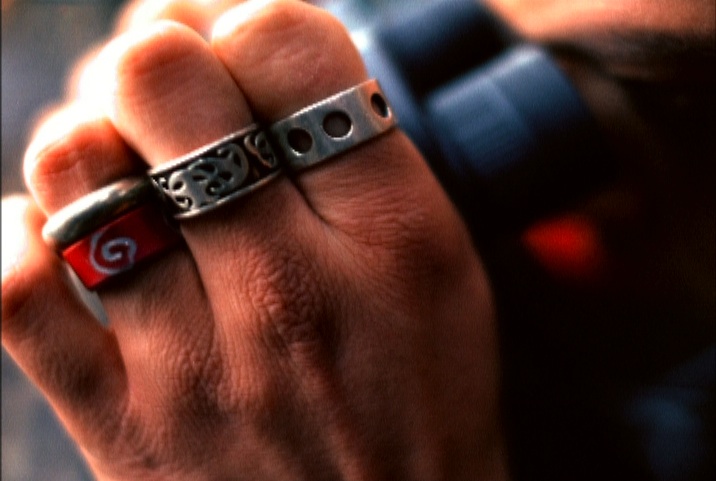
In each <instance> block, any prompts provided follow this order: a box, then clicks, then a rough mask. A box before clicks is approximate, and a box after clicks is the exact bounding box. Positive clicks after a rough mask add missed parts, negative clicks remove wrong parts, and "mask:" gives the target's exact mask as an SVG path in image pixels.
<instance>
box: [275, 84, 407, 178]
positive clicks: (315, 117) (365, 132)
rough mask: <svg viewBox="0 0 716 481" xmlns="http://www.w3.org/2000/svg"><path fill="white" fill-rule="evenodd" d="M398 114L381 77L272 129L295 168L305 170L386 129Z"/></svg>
mask: <svg viewBox="0 0 716 481" xmlns="http://www.w3.org/2000/svg"><path fill="white" fill-rule="evenodd" d="M395 124H396V121H395V116H394V115H393V111H392V109H391V107H390V106H389V104H388V101H387V100H386V98H385V96H384V95H383V92H382V91H381V89H380V85H379V84H378V81H377V80H375V79H372V80H368V81H366V82H363V83H362V84H359V85H357V86H355V87H353V88H350V89H348V90H345V91H343V92H340V93H338V94H336V95H333V96H331V97H328V98H326V99H324V100H321V101H320V102H317V103H315V104H313V105H310V106H308V107H306V108H305V109H302V110H300V111H298V112H296V113H295V114H293V115H291V116H289V117H287V118H285V119H283V120H280V121H278V122H276V123H275V124H273V125H271V126H270V127H269V129H268V131H269V134H270V135H271V138H272V141H273V142H274V143H275V145H276V146H277V148H280V150H281V153H282V155H283V158H284V160H285V161H286V162H287V165H288V167H289V168H290V169H292V170H301V169H305V168H307V167H310V166H312V165H315V164H317V163H319V162H323V161H324V160H326V159H329V158H331V157H334V156H335V155H337V154H340V153H342V152H345V151H346V150H348V149H351V148H353V147H355V146H357V145H359V144H362V143H363V142H366V141H368V140H371V139H373V138H374V137H376V136H378V135H380V134H382V133H384V132H386V131H387V130H389V129H391V128H392V127H393V126H395Z"/></svg>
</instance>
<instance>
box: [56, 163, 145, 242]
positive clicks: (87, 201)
mask: <svg viewBox="0 0 716 481" xmlns="http://www.w3.org/2000/svg"><path fill="white" fill-rule="evenodd" d="M152 197H154V198H156V191H155V188H154V186H153V185H152V182H151V181H150V180H149V178H147V177H129V178H126V179H122V180H120V181H118V182H115V183H113V184H110V185H108V186H106V187H103V188H101V189H99V190H96V191H94V192H91V193H90V194H87V195H85V196H84V197H81V198H79V199H77V200H76V201H74V202H72V203H71V204H68V205H67V206H65V207H64V208H62V209H60V210H59V211H57V212H55V213H54V214H53V215H52V216H50V218H49V219H47V222H46V223H45V225H44V226H43V228H42V238H43V239H44V241H45V243H46V244H47V245H49V246H50V247H52V248H53V249H56V250H61V249H64V248H65V247H68V246H70V245H72V244H74V243H75V242H76V241H78V240H80V239H82V238H83V237H85V236H87V235H89V234H91V233H92V232H94V231H96V230H97V229H99V228H101V227H103V226H104V225H106V224H107V223H109V222H111V221H112V220H114V219H115V218H117V217H119V216H120V215H122V214H124V213H126V212H128V211H130V210H132V209H134V208H135V207H138V206H139V205H141V204H144V203H145V202H147V201H148V200H149V199H151V198H152Z"/></svg>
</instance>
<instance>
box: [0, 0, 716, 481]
mask: <svg viewBox="0 0 716 481" xmlns="http://www.w3.org/2000/svg"><path fill="white" fill-rule="evenodd" d="M240 3H241V2H227V1H217V2H208V3H207V2H204V1H202V2H199V1H196V2H192V1H188V0H184V1H181V0H173V1H171V0H170V1H160V2H146V3H145V2H136V3H134V4H130V5H129V6H128V7H127V9H126V10H125V13H124V14H123V15H122V16H121V17H120V19H119V20H118V23H117V31H116V32H115V34H116V37H117V38H115V39H114V40H113V41H112V42H111V43H110V44H109V45H108V46H106V47H102V48H98V49H96V50H94V51H93V52H91V53H90V54H88V56H87V58H86V59H85V60H84V61H83V62H81V63H80V66H79V67H78V68H77V70H76V71H75V73H74V74H73V75H71V77H70V80H69V84H68V97H67V99H65V102H64V104H63V105H61V106H59V107H58V108H57V109H56V110H55V111H54V112H53V113H51V114H50V115H49V116H48V118H46V119H45V120H44V121H43V122H41V124H40V125H39V126H38V130H37V132H36V134H35V135H34V137H33V140H32V142H31V144H30V146H29V148H28V152H27V156H26V162H25V170H26V178H27V184H28V188H29V190H30V192H31V195H32V197H31V198H14V199H9V200H5V201H4V202H3V216H2V217H3V233H5V232H18V233H21V234H22V235H18V236H17V237H18V239H15V240H16V241H17V242H16V244H17V245H16V246H15V247H13V248H8V247H6V242H5V239H3V279H2V309H3V311H2V336H3V337H2V340H3V346H4V347H5V348H6V349H7V351H8V352H9V353H10V354H11V355H12V356H13V358H14V359H15V360H16V361H17V363H18V364H19V365H20V366H21V367H22V368H23V369H24V370H25V372H26V373H27V374H28V376H29V377H30V378H31V379H32V380H33V381H34V382H35V383H36V384H37V385H38V386H39V387H40V388H41V389H42V391H43V392H44V393H45V395H46V396H47V398H48V399H49V400H50V402H51V403H52V405H53V406H54V408H55V409H56V410H57V412H58V414H59V416H60V417H61V419H62V421H63V422H64V423H65V425H66V427H67V429H68V431H69V432H70V434H71V435H72V437H73V438H74V439H75V440H76V441H77V442H78V444H79V446H80V447H81V449H82V451H83V453H84V454H85V456H86V458H87V460H88V462H89V464H90V466H91V467H92V469H93V470H94V472H95V473H96V475H97V477H98V479H103V480H114V479H116V480H119V479H172V480H175V479H178V480H181V479H187V480H189V479H191V480H203V479H206V480H226V479H336V478H345V479H426V480H437V479H451V480H452V479H483V478H484V479H502V478H506V477H507V468H506V465H507V462H506V461H507V460H506V454H505V448H504V442H503V437H504V436H503V430H502V427H501V422H500V416H501V413H500V409H499V405H500V403H499V401H500V385H501V384H500V383H501V379H500V373H501V369H500V367H501V366H500V362H499V361H498V349H497V340H496V334H495V323H496V321H495V317H496V315H495V301H494V299H493V297H494V296H493V292H492V288H491V285H490V283H489V282H488V278H487V275H486V274H485V271H484V269H483V266H482V263H481V260H480V258H479V256H478V255H477V253H476V252H475V250H474V249H473V246H472V244H471V242H470V239H469V236H468V234H467V231H466V228H465V226H464V225H463V223H462V221H461V220H460V218H459V217H458V215H457V214H456V212H455V210H454V209H453V207H452V205H451V204H450V203H449V202H448V200H447V197H446V195H445V193H444V192H443V191H442V190H441V189H440V187H439V186H438V185H437V183H436V181H435V179H434V178H433V176H432V175H431V174H430V172H429V171H428V169H427V167H426V166H425V163H424V161H423V159H422V158H421V157H420V156H419V155H418V153H417V152H416V151H415V149H414V147H413V146H412V145H411V144H410V143H409V141H408V140H407V139H406V138H405V136H404V135H403V134H402V133H401V132H399V131H393V132H391V133H390V134H388V135H385V136H383V137H381V138H379V139H376V140H374V141H371V142H370V143H368V144H366V145H364V146H361V147H360V148H358V149H356V150H354V151H352V152H349V153H347V154H345V155H343V156H341V157H340V158H337V159H335V160H334V161H332V162H328V163H325V164H323V165H321V166H319V167H316V168H315V169H311V170H309V171H306V172H303V173H301V174H300V175H297V176H292V177H282V178H281V179H279V180H277V181H275V182H273V183H272V184H270V185H268V186H266V187H265V188H263V189H261V190H259V191H257V192H255V193H254V194H252V195H251V196H249V197H246V198H243V199H241V200H240V201H237V202H235V203H232V204H231V205H230V206H227V207H226V208H225V209H221V210H220V211H217V212H215V213H212V214H208V215H206V216H203V217H201V218H199V219H196V220H194V221H187V222H185V223H183V225H182V232H183V235H184V237H185V240H186V244H185V245H184V246H182V247H180V248H177V249H175V250H173V251H172V252H170V253H167V254H165V255H163V256H162V257H161V258H160V259H157V260H156V261H155V262H152V263H151V264H149V265H147V266H145V267H143V268H141V269H137V270H135V271H134V272H132V273H130V274H129V275H127V276H125V277H123V278H121V279H118V280H117V282H115V283H112V284H110V285H107V286H106V287H105V288H103V289H102V290H101V291H100V293H99V294H100V297H101V299H102V302H103V304H104V306H105V310H106V312H107V315H108V318H109V320H110V324H109V327H107V328H104V327H101V326H100V325H99V324H98V323H97V322H96V320H95V319H94V318H93V316H92V315H91V313H90V312H89V311H88V310H87V308H86V307H85V306H84V305H83V304H82V302H80V301H79V300H78V299H77V297H76V296H75V295H74V291H73V289H72V287H71V286H70V284H69V282H68V278H67V275H66V272H65V271H64V268H63V266H62V265H61V263H60V262H59V260H58V258H57V257H56V256H55V255H54V254H53V253H52V252H50V251H49V250H48V249H47V247H45V245H44V244H43V243H42V241H41V240H40V238H39V231H40V229H41V226H42V224H43V222H44V220H45V217H46V216H47V215H49V214H51V213H53V212H54V211H56V210H57V209H59V208H61V207H62V206H64V205H66V204H67V203H68V202H70V201H72V200H74V199H76V198H78V197H80V196H82V195H84V194H86V193H88V192H90V191H92V190H94V189H97V188H99V187H101V186H103V185H106V184H107V183H109V182H111V181H113V180H116V179H119V178H122V177H123V176H126V175H128V174H130V173H136V172H142V171H143V170H145V169H146V168H147V167H148V166H155V165H159V164H161V163H162V162H166V161H168V160H171V159H172V158H175V157H177V156H179V155H182V154H184V153H186V152H188V151H191V150H192V149H194V148H196V147H199V146H201V145H204V144H206V143H208V142H211V141H213V140H215V139H217V138H219V137H222V136H224V135H225V134H227V133H230V132H233V131H236V130H238V129H240V128H241V127H243V126H245V125H247V124H249V123H250V122H251V121H252V120H258V121H265V122H270V121H274V120H277V119H280V118H282V117H284V116H285V115H288V114H290V113H292V112H294V111H295V110H298V109H300V108H301V107H304V106H306V105H310V104H311V103H312V102H315V101H317V100H319V99H322V98H324V97H326V96H328V95H330V94H332V93H335V92H338V91H340V90H342V89H345V88H347V87H350V86H352V85H354V84H356V83H359V82H360V81H362V80H363V79H365V76H366V74H365V72H364V70H363V67H362V65H361V63H360V59H359V57H358V54H357V53H356V52H355V51H354V49H353V46H352V44H351V43H350V40H349V38H348V37H347V34H346V32H345V30H344V29H343V27H342V26H340V25H339V24H338V23H337V22H336V21H335V20H333V19H331V18H330V17H329V16H328V15H327V14H325V13H323V12H321V11H319V10H317V9H315V8H312V7H310V6H308V5H306V4H303V3H300V2H295V1H286V0H281V1H274V2H265V1H260V2H255V1H251V2H247V3H245V4H241V5H239V4H240ZM489 4H490V6H491V7H493V8H494V9H495V11H497V12H499V13H500V14H501V15H502V16H503V17H504V18H506V19H507V20H508V21H510V22H511V24H512V25H513V26H514V27H515V29H516V31H517V32H518V33H519V34H521V35H522V36H524V37H525V38H527V39H529V40H532V41H536V42H539V43H542V44H544V45H547V46H550V47H552V48H553V51H554V52H555V53H556V54H557V56H558V58H559V60H560V62H561V65H562V66H563V67H564V68H565V70H566V71H567V72H568V73H569V74H570V76H571V78H572V80H573V81H574V82H575V84H576V85H577V87H578V88H579V89H580V91H581V92H582V94H583V95H584V99H585V100H586V102H587V103H588V105H589V106H590V108H591V109H592V111H593V113H594V114H595V117H596V119H597V121H598V122H599V124H600V125H601V127H602V128H603V129H604V132H605V134H606V139H607V141H608V142H609V143H610V145H611V146H612V147H613V149H614V152H615V154H616V156H617V158H618V161H619V163H620V164H619V166H620V169H619V173H618V179H617V180H616V182H614V184H612V185H611V186H610V187H609V188H608V189H605V190H604V191H602V192H600V193H598V194H597V195H595V196H593V197H591V198H590V199H588V200H586V201H585V203H584V204H582V205H579V206H578V207H577V208H576V212H574V213H572V215H573V217H568V219H572V220H574V219H576V220H577V221H578V222H576V225H577V226H583V227H584V228H583V229H582V231H581V232H586V233H588V234H589V239H596V240H597V241H598V243H597V244H596V246H595V247H594V251H595V252H598V253H599V258H600V266H599V267H600V270H599V272H598V275H596V276H594V277H595V278H593V279H590V280H589V282H585V279H584V278H583V277H584V276H583V275H582V274H579V272H580V271H579V270H577V271H574V270H570V269H569V268H566V269H565V268H563V269H562V270H561V274H560V275H565V273H566V277H567V278H566V279H557V280H555V279H550V282H555V283H558V284H559V287H561V288H562V289H563V292H567V294H570V296H571V297H570V298H569V299H566V298H565V296H563V297H562V298H557V299H550V298H548V299H547V304H548V305H549V302H550V300H553V301H554V302H555V305H556V306H558V307H559V309H554V310H558V311H560V312H566V313H567V314H566V315H564V314H563V316H564V317H565V318H566V319H561V318H559V316H557V320H556V322H553V323H552V324H550V325H549V332H548V337H549V339H550V340H552V341H553V342H554V343H555V344H557V345H558V346H559V348H560V350H561V351H566V352H567V353H569V352H570V351H574V352H577V353H578V354H581V350H582V345H581V344H580V343H579V342H574V340H575V339H580V338H585V337H589V338H590V340H592V342H593V344H592V346H596V347H597V349H596V350H598V351H600V354H601V352H609V353H610V356H609V358H605V357H604V356H601V355H599V356H595V358H597V359H598V363H599V369H600V371H599V372H600V373H602V374H604V377H605V378H607V379H609V380H610V381H611V380H613V379H615V378H616V379H627V378H628V377H629V376H634V377H638V376H643V373H644V372H649V373H652V374H653V373H656V374H659V373H660V371H662V370H664V369H666V368H667V367H668V366H670V365H671V363H672V362H673V361H674V360H678V359H684V358H686V357H687V355H690V354H691V353H692V352H694V351H695V350H696V349H697V348H700V347H703V346H706V345H708V344H709V343H710V342H712V341H713V329H712V320H713V316H714V312H715V311H716V307H715V306H714V296H713V292H714V290H715V289H716V287H715V286H714V282H716V281H715V280H714V279H716V277H714V275H713V266H714V246H716V242H715V241H714V237H715V236H714V223H713V212H714V203H713V185H712V179H713V159H712V152H713V140H710V141H709V140H707V139H709V138H710V139H712V138H713V137H712V135H711V134H712V128H713V125H714V123H713V122H714V120H713V93H712V90H713V89H712V87H711V85H712V84H713V80H714V71H713V60H712V58H713V45H714V24H713V14H714V4H713V2H709V1H702V0H698V1H693V2H677V3H674V2H672V3H671V4H668V5H666V4H665V3H664V2H648V1H637V0H634V1H613V2H590V1H584V2H581V1H566V0H565V1H560V0H556V1H555V0H550V1H540V2H535V1H519V0H517V1H509V0H491V1H490V2H489ZM234 5H237V7H236V8H232V7H233V6H234ZM709 62H710V63H709ZM709 129H711V130H709ZM6 209H7V211H8V214H13V215H5V211H6ZM558 220H559V219H558ZM574 224H575V223H574V222H573V223H572V224H569V223H568V224H566V225H574ZM557 225H558V226H562V227H564V226H565V223H564V222H562V223H560V222H557ZM547 227H550V226H549V224H548V226H547ZM547 230H548V231H549V229H547ZM540 232H543V231H539V230H538V231H537V233H540ZM550 232H551V233H552V234H553V233H554V232H555V231H554V229H552V230H551V231H550ZM529 233H532V234H534V233H535V231H534V230H532V231H529ZM538 237H539V236H538ZM527 238H528V239H530V236H529V235H528V236H527ZM531 238H532V239H534V236H533V237H531ZM543 238H544V237H543ZM513 241H514V239H508V240H507V241H506V242H504V243H505V244H509V243H510V242H513ZM531 242H532V244H531V247H533V248H535V249H537V251H538V252H537V254H536V256H537V258H538V259H542V260H544V259H547V257H546V256H545V252H546V249H547V248H541V249H542V250H541V253H540V247H539V244H540V242H541V241H539V242H537V241H534V240H533V241H531ZM528 243H529V241H528ZM528 247H529V246H528ZM548 247H549V248H552V249H554V248H555V246H554V245H552V246H548ZM547 253H549V252H547ZM508 254H509V255H505V257H513V256H512V252H509V253H508ZM559 254H560V253H559V252H558V253H557V255H559ZM550 255H552V254H550ZM562 259H564V257H562ZM492 262H493V264H496V263H495V261H494V260H492ZM547 264H549V262H547ZM546 267H548V268H549V267H550V266H549V265H547V266H546ZM551 267H552V268H554V262H552V264H551ZM505 272H506V273H504V274H501V275H500V276H499V279H497V280H496V279H494V278H493V279H492V281H493V285H495V284H496V283H498V282H500V283H502V284H503V287H504V285H507V286H510V284H512V285H514V284H515V283H514V282H513V280H514V276H512V277H511V274H512V273H511V272H510V271H505ZM575 272H576V274H575ZM560 283H561V284H560ZM565 286H567V287H568V289H565ZM510 287H511V286H510ZM520 289H524V290H525V291H529V292H532V290H534V286H518V287H516V288H515V291H517V292H518V293H519V290H520ZM501 292H502V295H503V296H505V291H504V290H503V291H501ZM506 292H507V293H508V294H511V293H514V291H509V289H507V290H506ZM575 299H576V300H575ZM509 300H510V301H511V302H512V301H513V298H512V297H510V299H509ZM565 305H566V306H567V307H565ZM572 313H574V315H571V314H572ZM547 314H548V315H547V316H545V317H546V318H547V320H549V319H551V318H553V317H554V315H553V314H554V313H553V312H552V311H550V310H548V311H547ZM522 315H523V316H525V315H524V314H522ZM527 315H534V311H529V312H528V314H527ZM521 319H522V318H520V320H521ZM537 319H539V318H537ZM575 319H576V321H575ZM503 320H504V319H503ZM675 320H676V321H675ZM561 321H564V322H561ZM577 321H578V322H577ZM622 321H624V322H622ZM675 322H677V323H678V326H675V325H674V324H675ZM517 325H518V326H519V324H517ZM522 326H524V324H523V325H522ZM677 327H678V329H677ZM645 334H648V336H650V337H649V338H648V339H647V340H646V341H645V339H644V338H645ZM594 339H596V341H594ZM532 340H533V339H528V341H532ZM634 346H639V347H640V349H642V350H641V351H638V352H636V354H634V353H633V351H634ZM531 347H533V348H534V349H541V348H542V346H539V345H538V346H531ZM603 347H606V348H608V351H605V349H602V348H603ZM593 348H594V347H593ZM625 352H626V353H632V358H630V359H632V361H633V363H624V362H622V359H623V358H624V357H623V356H622V354H624V353H625ZM572 354H573V353H572ZM573 357H574V358H576V359H581V358H579V356H573ZM656 374H654V375H656ZM517 392H519V393H521V392H523V391H520V390H519V389H518V390H517ZM525 398H526V399H527V401H525V402H527V403H529V400H530V398H529V396H525ZM597 401H599V400H597ZM529 448H530V446H528V447H527V449H529ZM513 453H514V452H511V455H512V454H513ZM516 457H518V458H519V453H518V455H517V456H516ZM527 474H529V473H527Z"/></svg>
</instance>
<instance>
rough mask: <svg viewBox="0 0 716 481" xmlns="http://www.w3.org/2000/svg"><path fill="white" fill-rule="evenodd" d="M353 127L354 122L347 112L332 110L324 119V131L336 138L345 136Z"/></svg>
mask: <svg viewBox="0 0 716 481" xmlns="http://www.w3.org/2000/svg"><path fill="white" fill-rule="evenodd" d="M352 128H353V123H352V122H351V119H350V117H348V115H347V114H346V113H345V112H338V111H336V112H331V113H329V114H328V115H326V116H325V117H324V119H323V131H324V132H325V133H327V134H328V136H329V137H332V138H334V139H340V138H341V137H345V136H346V135H348V134H349V133H350V131H351V129H352Z"/></svg>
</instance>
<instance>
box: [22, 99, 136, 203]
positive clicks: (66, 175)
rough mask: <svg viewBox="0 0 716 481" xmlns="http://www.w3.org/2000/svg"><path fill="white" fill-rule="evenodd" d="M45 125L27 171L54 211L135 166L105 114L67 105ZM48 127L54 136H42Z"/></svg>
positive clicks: (31, 184) (27, 177) (38, 195)
mask: <svg viewBox="0 0 716 481" xmlns="http://www.w3.org/2000/svg"><path fill="white" fill-rule="evenodd" d="M58 129H61V130H62V131H60V132H58ZM40 130H41V132H40V133H39V134H38V137H37V139H36V141H35V142H34V146H33V147H32V148H31V149H29V150H28V152H27V155H26V157H25V163H24V174H25V182H26V184H27V185H28V187H29V188H30V190H31V191H32V192H33V194H35V196H36V198H37V199H38V202H39V203H40V205H42V207H43V208H45V209H46V210H49V211H54V210H56V209H58V208H59V207H62V205H63V204H64V203H66V202H69V201H72V200H74V198H76V197H79V196H81V195H83V194H84V193H86V192H90V191H92V190H94V189H96V188H98V187H100V186H102V185H105V184H106V183H108V182H110V181H111V180H113V179H115V178H117V177H119V176H121V175H126V174H127V173H128V172H129V171H131V170H132V169H133V165H132V162H131V160H130V155H129V152H128V151H126V150H125V149H126V147H125V146H124V144H123V143H122V142H121V140H120V139H119V138H118V137H117V136H116V134H115V133H114V131H113V130H112V129H111V127H110V125H109V124H108V122H107V121H106V120H99V119H92V118H86V117H83V116H82V113H80V112H78V109H75V108H67V109H64V110H61V111H58V112H56V113H55V114H54V115H53V116H52V117H51V118H50V119H49V120H48V121H47V122H46V123H45V124H44V125H43V126H42V127H41V129H40ZM50 131H52V132H50ZM45 133H47V134H48V135H47V136H49V137H51V138H52V140H48V139H47V138H43V137H47V136H46V135H45Z"/></svg>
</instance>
